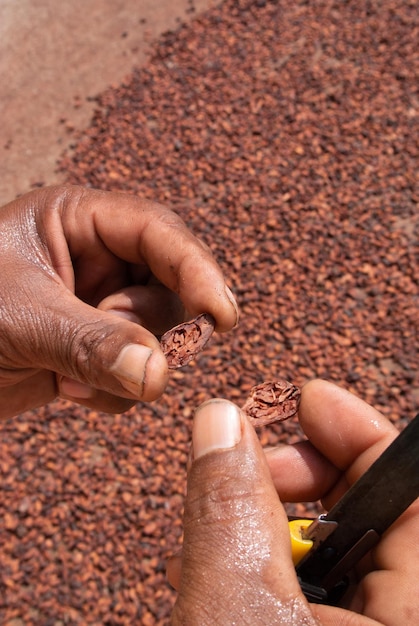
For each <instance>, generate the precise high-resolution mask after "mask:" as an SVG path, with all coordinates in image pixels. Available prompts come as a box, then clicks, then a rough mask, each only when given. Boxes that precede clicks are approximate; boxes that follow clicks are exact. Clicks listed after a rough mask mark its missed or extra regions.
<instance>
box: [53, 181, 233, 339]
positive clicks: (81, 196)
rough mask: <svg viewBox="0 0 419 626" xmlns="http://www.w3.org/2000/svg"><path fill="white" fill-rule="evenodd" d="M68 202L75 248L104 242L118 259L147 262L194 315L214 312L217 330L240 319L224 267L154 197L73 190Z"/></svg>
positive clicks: (65, 217)
mask: <svg viewBox="0 0 419 626" xmlns="http://www.w3.org/2000/svg"><path fill="white" fill-rule="evenodd" d="M64 204H65V205H66V206H65V213H66V215H63V221H65V225H64V228H65V229H67V232H68V231H69V232H68V234H69V236H70V237H71V240H72V245H73V246H77V247H80V249H83V248H84V249H86V246H90V247H92V246H99V245H100V246H102V247H103V245H105V246H106V248H107V249H108V250H109V251H110V252H111V253H112V254H113V255H115V256H116V257H118V258H119V259H123V260H124V261H126V262H128V263H132V264H145V265H147V267H148V268H149V269H150V271H151V272H152V274H154V275H155V276H156V277H157V278H158V279H159V280H160V281H161V282H162V283H163V284H164V285H166V286H167V287H168V288H169V289H171V290H172V291H174V292H176V293H177V294H178V295H179V297H180V299H181V301H182V303H183V304H184V306H185V308H186V309H187V310H188V312H189V313H190V314H191V315H193V316H194V315H197V314H199V313H204V312H205V313H210V314H211V315H212V316H213V317H214V318H215V320H216V330H217V331H219V332H223V331H226V330H230V329H231V328H232V327H233V326H234V325H235V324H236V323H237V317H238V310H237V305H236V303H235V300H234V297H233V295H232V293H231V291H230V290H229V288H228V287H227V285H226V282H225V280H224V276H223V274H222V271H221V268H220V267H219V265H218V264H217V262H216V261H215V259H214V257H213V256H212V254H211V252H210V251H209V249H208V248H207V247H206V246H204V244H202V243H201V242H200V241H199V240H198V239H197V237H195V236H194V235H193V234H192V233H191V231H190V230H189V229H188V228H187V227H186V225H185V223H184V222H183V220H182V219H181V218H180V217H179V215H177V214H176V213H174V212H173V211H171V210H169V209H168V208H166V207H164V206H162V205H160V204H158V203H155V202H151V201H150V200H146V199H140V198H138V197H136V196H131V195H129V194H123V193H115V192H112V193H110V192H102V191H98V190H90V189H89V190H82V191H80V192H79V193H78V194H76V197H74V193H73V194H70V195H69V196H68V197H67V198H66V199H65V202H64ZM67 232H66V235H67Z"/></svg>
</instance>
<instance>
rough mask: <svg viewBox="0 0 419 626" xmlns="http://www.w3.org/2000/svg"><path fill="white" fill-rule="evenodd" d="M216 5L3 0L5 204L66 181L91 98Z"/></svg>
mask: <svg viewBox="0 0 419 626" xmlns="http://www.w3.org/2000/svg"><path fill="white" fill-rule="evenodd" d="M210 5H211V1H210V0H193V1H192V0H176V2H173V1H172V0H138V1H135V2H134V1H133V0H116V1H115V2H114V1H112V0H74V2H54V1H53V0H42V2H35V1H34V0H22V1H20V2H14V0H0V85H1V86H2V87H1V97H0V119H1V124H0V163H1V178H0V205H1V204H4V203H6V202H8V201H9V200H11V199H13V198H14V197H15V196H16V195H17V194H22V193H24V192H25V191H28V190H29V189H30V187H31V186H32V185H36V184H39V183H46V184H51V183H55V182H57V181H59V180H60V179H61V180H62V179H63V176H62V175H61V176H58V175H57V173H56V162H57V159H58V157H59V155H60V154H61V152H62V151H63V149H65V148H66V147H67V146H68V144H69V142H70V141H71V135H70V134H69V131H71V130H72V129H77V128H79V129H80V128H83V127H84V126H85V125H87V124H88V122H89V119H90V117H91V115H92V111H93V104H92V102H91V101H89V99H91V98H93V97H94V96H96V95H97V94H98V93H99V92H100V91H102V90H103V89H104V88H105V87H107V86H108V85H110V84H114V83H115V84H118V83H119V82H120V81H121V80H122V79H123V78H124V76H125V75H126V74H128V73H129V72H130V71H131V69H132V67H133V66H134V65H139V64H141V63H143V62H144V60H145V58H146V55H147V50H148V49H149V44H150V43H151V42H152V41H153V40H154V39H155V38H156V37H157V36H158V35H159V34H160V33H161V32H163V31H166V30H168V29H172V28H175V27H176V26H178V25H179V20H181V21H183V20H188V19H190V18H191V17H192V16H193V15H196V13H197V12H199V11H201V10H203V9H206V8H208V7H209V6H210Z"/></svg>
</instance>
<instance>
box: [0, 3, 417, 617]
mask: <svg viewBox="0 0 419 626" xmlns="http://www.w3.org/2000/svg"><path fill="white" fill-rule="evenodd" d="M418 19H419V18H418V13H417V4H416V2H414V1H413V0H382V2H380V3H371V2H358V1H357V0H353V1H349V2H339V1H337V0H327V1H324V2H311V3H307V2H305V1H304V0H295V1H294V2H285V1H282V0H281V1H277V2H273V1H272V2H270V1H267V0H264V1H258V2H255V1H252V2H250V1H248V0H246V1H245V0H227V1H226V2H223V3H221V4H220V5H219V6H216V7H214V8H213V9H211V10H210V11H209V12H208V13H206V14H204V15H203V16H201V17H200V18H199V19H196V20H195V21H193V22H191V23H190V24H189V25H183V26H181V27H180V28H179V29H178V30H177V31H176V32H169V33H167V34H166V35H165V36H164V37H163V38H162V39H161V40H160V41H158V42H157V44H156V46H155V49H154V53H153V55H152V57H151V58H150V59H149V62H148V63H147V65H146V66H145V67H143V68H139V69H138V70H136V71H135V72H134V73H133V74H132V75H131V76H129V77H127V79H126V80H125V81H124V83H123V84H121V85H120V86H117V87H112V88H110V89H109V90H108V91H106V93H103V94H101V95H99V96H98V99H97V110H96V113H95V115H94V118H93V120H92V123H91V126H90V127H89V128H87V129H86V130H85V132H84V133H83V135H82V136H74V145H73V149H72V151H71V153H69V154H67V155H65V156H64V157H63V159H62V161H61V164H60V167H61V169H62V170H64V171H65V172H66V173H67V177H68V181H69V182H71V183H76V184H82V185H87V186H93V187H98V188H101V189H113V190H123V191H127V192H130V193H134V194H138V195H141V196H146V197H149V198H152V199H155V200H158V201H160V202H163V203H166V204H167V205H169V206H171V207H173V208H174V209H175V210H176V211H177V212H178V213H179V214H180V215H181V216H182V217H183V218H184V220H185V221H186V222H187V224H188V225H189V226H190V227H191V229H193V231H194V232H195V233H196V234H197V235H198V236H199V237H201V238H202V239H203V240H204V241H205V242H206V243H207V244H208V245H209V246H210V247H211V248H212V250H213V252H214V255H215V256H216V257H217V259H218V260H219V262H220V264H221V265H222V267H223V270H224V272H225V275H226V277H227V279H228V283H229V285H230V287H231V288H232V290H233V291H234V292H235V295H236V296H237V299H238V301H239V304H240V306H241V321H240V324H239V326H238V327H237V328H236V329H235V330H233V331H232V332H230V333H228V334H226V335H218V334H215V335H214V336H213V338H212V339H211V342H210V343H209V345H208V346H207V347H206V348H205V349H204V351H203V352H201V353H200V354H199V355H198V356H197V357H196V359H195V360H194V361H192V362H191V363H190V364H189V365H187V366H186V367H184V368H183V369H179V370H174V371H173V372H172V373H171V381H170V384H169V388H168V390H167V393H165V395H164V397H163V398H162V399H161V401H159V402H156V403H154V404H153V405H150V406H148V405H139V406H138V407H137V408H136V409H135V410H134V409H133V410H131V411H129V412H128V413H125V414H123V415H120V416H111V415H105V414H99V413H95V412H92V411H88V410H85V409H83V408H79V407H77V406H74V405H71V404H68V403H63V402H57V403H55V404H52V405H50V406H48V407H46V408H45V409H40V410H37V411H34V412H29V413H27V414H25V415H22V416H19V417H18V418H16V419H14V420H9V421H7V422H6V423H4V424H2V425H1V438H0V446H1V453H0V468H1V481H0V489H1V497H0V512H1V514H0V519H1V525H0V549H1V568H0V622H1V623H2V624H7V625H9V626H21V625H22V626H23V625H25V626H35V625H36V626H47V625H51V626H52V625H54V626H62V625H64V624H65V625H83V626H88V625H92V626H93V625H94V626H99V625H100V626H110V625H128V624H129V625H130V626H131V625H133V624H141V625H142V626H149V625H154V624H167V623H168V616H169V614H170V610H171V606H172V603H173V600H174V592H173V591H172V590H171V589H170V588H169V586H168V585H167V583H166V582H165V573H164V570H165V560H166V557H167V555H168V554H171V553H173V552H174V551H175V550H177V549H178V547H179V544H180V540H181V521H180V517H181V512H182V502H183V495H184V491H185V465H186V459H187V454H188V450H189V442H190V430H191V422H192V414H193V410H194V407H195V406H197V405H198V404H199V403H201V402H202V401H204V400H207V399H208V398H210V397H212V396H223V397H226V398H229V399H231V400H233V401H235V402H237V403H238V404H239V405H242V404H243V403H244V402H245V401H246V398H247V397H248V394H249V392H250V389H251V388H252V387H253V386H255V385H258V384H260V383H262V382H263V381H275V380H278V379H280V380H282V379H286V380H289V381H290V382H292V383H293V384H295V385H297V386H299V387H301V386H302V385H303V384H304V382H305V381H307V380H309V379H311V378H313V377H316V376H320V377H324V378H327V379H329V380H331V381H335V382H336V383H338V384H340V385H343V386H344V387H346V388H348V389H350V390H351V391H353V392H355V393H356V394H358V395H360V396H361V397H362V398H364V399H365V400H366V401H368V402H370V403H372V404H373V405H374V406H375V407H376V408H377V409H379V410H380V411H383V413H384V414H385V415H386V416H387V417H388V418H389V419H391V420H393V421H394V422H395V423H396V424H397V425H398V426H403V424H405V423H406V420H407V419H409V418H411V417H413V415H414V414H415V412H417V411H418V405H419V376H418V346H417V337H418V335H419V328H418V319H419V314H418V310H419V306H418V304H419V303H418V283H419V261H418V235H419V222H418V219H419V211H418V206H417V203H418V199H419V190H418V136H419V134H418V113H419V93H418V80H417V77H418V76H419V57H418V48H417V33H418V27H419V23H418ZM260 436H261V440H262V442H263V443H264V444H269V445H274V444H275V443H278V442H285V441H288V442H293V441H295V440H296V439H298V438H299V437H300V431H299V426H298V421H297V419H296V418H291V419H290V420H287V421H285V422H283V423H281V424H275V425H272V426H269V427H266V428H262V429H261V431H260ZM295 510H296V511H297V513H298V512H299V511H300V512H301V511H302V510H305V505H297V506H296V507H295Z"/></svg>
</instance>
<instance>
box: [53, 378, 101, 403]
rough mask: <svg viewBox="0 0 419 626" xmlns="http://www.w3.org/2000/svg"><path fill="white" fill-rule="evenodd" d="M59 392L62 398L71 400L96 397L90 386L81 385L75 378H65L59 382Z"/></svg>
mask: <svg viewBox="0 0 419 626" xmlns="http://www.w3.org/2000/svg"><path fill="white" fill-rule="evenodd" d="M59 391H60V395H61V396H67V397H70V398H79V399H82V398H84V399H87V398H92V397H93V396H94V389H93V388H92V387H90V385H85V384H84V383H80V382H79V381H78V380H74V379H73V378H67V376H63V377H62V378H61V379H60V382H59Z"/></svg>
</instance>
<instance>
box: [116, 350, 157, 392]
mask: <svg viewBox="0 0 419 626" xmlns="http://www.w3.org/2000/svg"><path fill="white" fill-rule="evenodd" d="M152 354H153V350H152V349H151V348H148V347H147V346H142V345H140V344H136V343H131V344H128V345H127V346H125V347H124V348H122V350H121V352H120V353H119V355H118V358H117V359H116V361H115V363H114V365H113V367H112V368H111V372H112V373H113V374H114V375H115V376H116V377H117V379H118V380H119V382H120V383H121V385H122V386H123V387H124V388H125V389H126V390H127V391H129V392H130V393H133V394H134V395H135V396H137V397H138V398H141V396H142V395H143V388H144V382H145V375H146V368H147V363H148V361H149V359H150V357H151V355H152Z"/></svg>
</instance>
